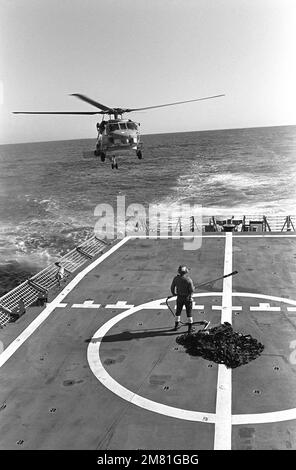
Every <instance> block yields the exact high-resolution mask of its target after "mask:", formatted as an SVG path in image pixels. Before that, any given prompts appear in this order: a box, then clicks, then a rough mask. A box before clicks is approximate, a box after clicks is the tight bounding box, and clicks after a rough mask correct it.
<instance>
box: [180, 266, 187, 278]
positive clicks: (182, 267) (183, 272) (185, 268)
mask: <svg viewBox="0 0 296 470" xmlns="http://www.w3.org/2000/svg"><path fill="white" fill-rule="evenodd" d="M178 273H179V274H181V276H183V275H184V274H186V273H188V269H187V267H186V266H179V267H178Z"/></svg>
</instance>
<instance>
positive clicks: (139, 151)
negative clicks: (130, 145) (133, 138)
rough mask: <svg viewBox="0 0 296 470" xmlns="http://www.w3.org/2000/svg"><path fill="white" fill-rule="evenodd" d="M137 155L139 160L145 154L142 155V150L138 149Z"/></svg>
mask: <svg viewBox="0 0 296 470" xmlns="http://www.w3.org/2000/svg"><path fill="white" fill-rule="evenodd" d="M137 157H138V159H139V160H142V158H143V155H142V152H141V150H138V151H137Z"/></svg>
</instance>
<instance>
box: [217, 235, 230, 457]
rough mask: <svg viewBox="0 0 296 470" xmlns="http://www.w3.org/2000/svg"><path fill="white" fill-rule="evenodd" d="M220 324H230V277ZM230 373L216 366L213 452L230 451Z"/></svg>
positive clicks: (226, 264) (226, 267) (227, 249)
mask: <svg viewBox="0 0 296 470" xmlns="http://www.w3.org/2000/svg"><path fill="white" fill-rule="evenodd" d="M231 272H232V233H231V232H229V233H228V232H227V233H226V238H225V255H224V275H226V274H229V273H231ZM221 312H222V313H221V323H224V322H228V323H232V276H229V277H226V278H224V279H223V294H222V310H221ZM231 389H232V373H231V369H227V367H226V366H225V365H224V364H219V366H218V381H217V397H216V424H215V437H214V450H230V449H231V429H232V424H231V412H232V409H231V398H232V390H231Z"/></svg>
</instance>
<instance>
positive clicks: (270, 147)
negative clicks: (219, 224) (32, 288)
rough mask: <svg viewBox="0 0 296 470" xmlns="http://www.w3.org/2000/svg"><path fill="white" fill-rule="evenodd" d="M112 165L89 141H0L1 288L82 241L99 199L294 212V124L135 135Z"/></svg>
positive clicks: (225, 211) (219, 210)
mask: <svg viewBox="0 0 296 470" xmlns="http://www.w3.org/2000/svg"><path fill="white" fill-rule="evenodd" d="M143 142H144V159H143V160H141V161H140V160H138V159H137V158H136V157H128V158H127V159H123V158H122V159H119V170H118V171H116V170H114V171H112V170H111V167H110V164H109V163H107V162H106V163H104V164H103V163H101V162H100V161H98V159H97V158H95V157H94V156H93V154H92V150H93V149H94V145H95V139H91V140H90V139H87V140H72V141H59V142H42V143H30V144H17V145H2V146H0V295H1V294H3V293H4V292H6V291H7V290H10V289H11V288H12V287H14V286H15V285H16V284H18V283H19V282H21V281H23V280H24V279H26V278H27V277H28V276H30V275H31V274H32V273H35V272H37V271H38V270H40V269H42V268H43V267H45V266H46V265H47V264H48V263H50V262H53V261H56V259H57V258H58V257H59V256H60V255H62V254H64V253H65V252H67V251H68V250H70V249H71V248H73V247H74V246H75V245H77V244H78V243H79V242H80V241H82V240H85V239H86V238H87V237H88V236H89V235H90V234H91V233H92V231H93V228H94V225H95V223H96V221H97V218H96V217H95V216H94V209H95V207H96V206H97V205H98V204H101V203H109V204H111V205H113V206H114V207H115V203H116V197H117V196H125V197H126V203H127V205H128V204H130V203H141V204H144V205H146V206H148V204H149V203H159V204H163V205H165V206H167V205H170V204H172V205H173V204H175V203H179V202H190V203H196V204H201V205H202V206H203V208H204V212H205V213H208V214H229V215H231V214H232V213H242V214H244V213H245V214H249V213H265V214H276V213H279V212H280V213H285V214H291V213H295V212H296V211H295V207H296V205H295V202H296V185H295V181H296V126H281V127H269V128H266V127H265V128H252V129H250V128H248V129H234V130H220V131H206V132H190V133H177V134H158V135H146V136H143Z"/></svg>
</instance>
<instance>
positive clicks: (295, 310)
mask: <svg viewBox="0 0 296 470" xmlns="http://www.w3.org/2000/svg"><path fill="white" fill-rule="evenodd" d="M287 310H288V312H296V307H287Z"/></svg>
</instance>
